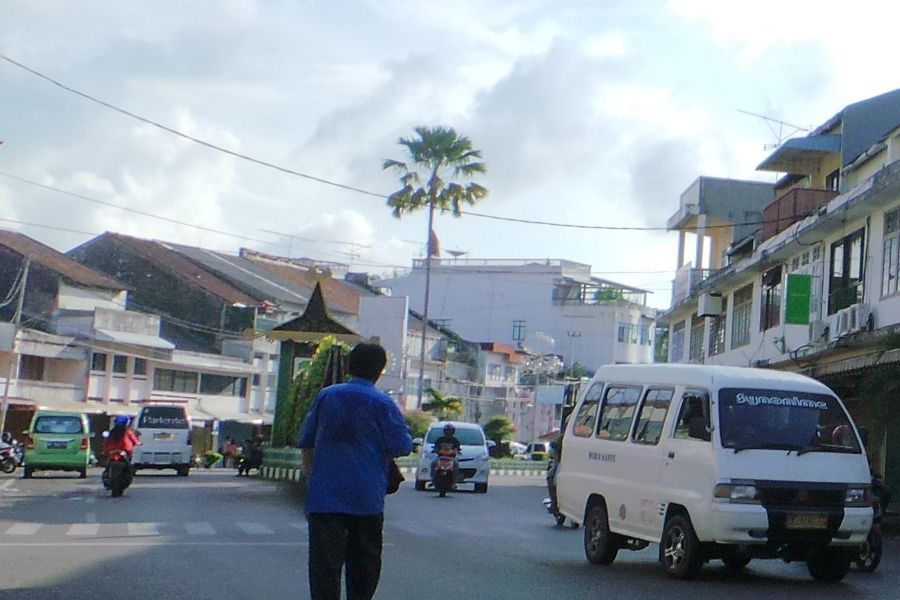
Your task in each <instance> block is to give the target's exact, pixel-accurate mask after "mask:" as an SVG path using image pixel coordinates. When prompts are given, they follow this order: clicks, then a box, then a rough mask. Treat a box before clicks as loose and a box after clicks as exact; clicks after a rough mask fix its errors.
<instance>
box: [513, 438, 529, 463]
mask: <svg viewBox="0 0 900 600" xmlns="http://www.w3.org/2000/svg"><path fill="white" fill-rule="evenodd" d="M527 449H528V444H522V443H521V442H510V443H509V455H510V456H511V457H513V458H517V459H519V460H525V458H526V456H525V451H526V450H527Z"/></svg>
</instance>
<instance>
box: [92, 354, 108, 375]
mask: <svg viewBox="0 0 900 600" xmlns="http://www.w3.org/2000/svg"><path fill="white" fill-rule="evenodd" d="M105 370H106V355H105V354H103V353H102V352H94V355H93V356H92V357H91V371H105Z"/></svg>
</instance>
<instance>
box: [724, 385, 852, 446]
mask: <svg viewBox="0 0 900 600" xmlns="http://www.w3.org/2000/svg"><path fill="white" fill-rule="evenodd" d="M719 428H720V432H721V440H722V446H723V447H725V448H733V449H734V451H735V452H736V453H737V452H740V451H742V450H750V449H762V450H787V451H789V452H790V451H796V452H797V454H804V453H806V452H848V453H854V454H859V453H860V452H861V450H860V446H859V442H858V440H857V437H856V434H855V433H854V431H853V426H852V425H851V423H850V418H849V417H848V416H847V413H846V411H845V410H844V408H843V407H842V406H841V404H840V402H838V400H837V398H835V397H834V396H831V395H828V394H816V393H810V392H792V391H787V390H766V389H744V388H723V389H721V390H719Z"/></svg>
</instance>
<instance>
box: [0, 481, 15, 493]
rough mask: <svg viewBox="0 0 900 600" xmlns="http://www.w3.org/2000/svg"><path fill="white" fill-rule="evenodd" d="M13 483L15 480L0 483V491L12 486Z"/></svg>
mask: <svg viewBox="0 0 900 600" xmlns="http://www.w3.org/2000/svg"><path fill="white" fill-rule="evenodd" d="M15 482H16V480H15V479H8V480H6V481H4V482H3V483H0V490H5V489H6V488H8V487H10V486H12V484H14V483H15Z"/></svg>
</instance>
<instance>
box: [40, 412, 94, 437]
mask: <svg viewBox="0 0 900 600" xmlns="http://www.w3.org/2000/svg"><path fill="white" fill-rule="evenodd" d="M82 429H83V426H82V423H81V419H80V418H79V417H68V416H62V415H60V416H54V415H41V416H40V417H38V418H37V420H36V421H35V422H34V432H35V433H57V434H64V433H83V431H82Z"/></svg>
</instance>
